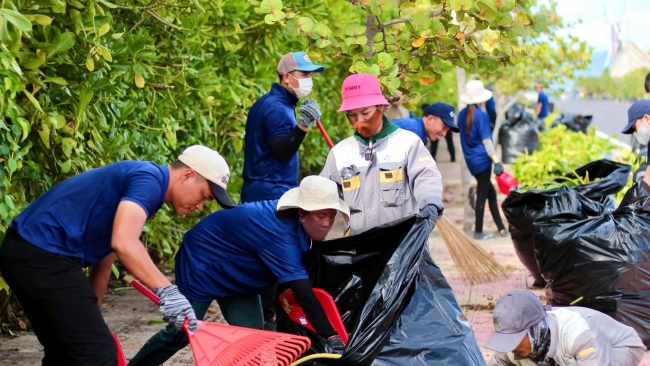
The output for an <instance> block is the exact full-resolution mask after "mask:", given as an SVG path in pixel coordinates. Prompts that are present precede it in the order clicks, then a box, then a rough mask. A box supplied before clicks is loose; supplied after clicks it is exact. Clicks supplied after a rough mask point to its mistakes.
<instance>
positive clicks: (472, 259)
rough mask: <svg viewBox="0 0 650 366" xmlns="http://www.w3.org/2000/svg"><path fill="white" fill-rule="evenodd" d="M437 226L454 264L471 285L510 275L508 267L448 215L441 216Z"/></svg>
mask: <svg viewBox="0 0 650 366" xmlns="http://www.w3.org/2000/svg"><path fill="white" fill-rule="evenodd" d="M436 227H437V228H438V230H439V231H440V234H441V235H442V239H443V241H444V242H445V245H447V249H448V250H449V254H451V259H452V260H453V261H454V264H455V265H456V266H458V268H459V269H460V272H461V275H462V276H463V278H464V279H465V280H466V281H467V282H469V283H470V284H471V285H476V284H480V283H488V282H497V281H500V280H504V279H506V278H507V277H508V272H507V271H506V269H505V268H503V266H502V265H501V264H500V263H499V262H497V261H496V259H494V257H493V256H492V255H491V254H490V253H488V252H486V251H485V249H483V248H481V246H479V245H478V244H477V243H476V242H475V241H474V240H473V239H472V238H470V237H469V236H468V235H467V234H465V232H463V231H462V230H460V229H458V228H457V227H456V226H454V224H452V223H451V222H450V221H449V220H448V219H447V218H446V217H444V216H443V217H441V218H440V220H439V221H438V224H437V225H436Z"/></svg>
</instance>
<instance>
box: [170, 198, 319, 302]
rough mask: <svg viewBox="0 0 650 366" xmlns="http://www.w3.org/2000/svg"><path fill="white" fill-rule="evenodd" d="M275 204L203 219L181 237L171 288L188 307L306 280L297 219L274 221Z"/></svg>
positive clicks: (303, 237) (303, 238) (304, 239)
mask: <svg viewBox="0 0 650 366" xmlns="http://www.w3.org/2000/svg"><path fill="white" fill-rule="evenodd" d="M277 203H278V201H277V200H273V201H259V202H251V203H245V204H243V205H239V206H237V207H235V208H233V209H231V210H220V211H217V212H215V213H212V214H211V215H209V216H207V217H206V218H204V219H203V220H201V221H200V222H199V223H198V224H196V225H195V226H194V227H193V228H192V229H191V230H190V231H188V232H187V233H186V234H185V237H184V238H183V244H182V245H181V247H180V249H179V250H178V254H176V284H177V285H178V287H179V289H180V290H181V292H182V293H183V294H184V295H185V296H187V297H188V298H189V299H191V300H194V301H201V302H209V301H212V300H214V299H215V298H216V297H229V296H239V295H250V294H259V293H260V292H261V291H262V290H263V289H265V288H268V287H269V286H272V285H273V284H274V283H276V282H277V283H286V282H290V281H295V280H302V279H308V278H309V277H308V276H307V271H306V270H305V267H304V266H303V264H302V255H303V252H305V251H307V250H309V247H310V245H309V242H308V240H309V239H307V234H306V233H305V231H304V229H303V227H302V225H301V224H300V222H299V221H298V218H297V217H284V218H279V217H277V216H276V211H275V209H276V205H277Z"/></svg>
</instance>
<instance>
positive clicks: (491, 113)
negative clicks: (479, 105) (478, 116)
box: [485, 98, 497, 118]
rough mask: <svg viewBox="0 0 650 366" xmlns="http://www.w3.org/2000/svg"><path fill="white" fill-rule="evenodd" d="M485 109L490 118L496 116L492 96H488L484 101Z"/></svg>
mask: <svg viewBox="0 0 650 366" xmlns="http://www.w3.org/2000/svg"><path fill="white" fill-rule="evenodd" d="M485 111H486V112H487V114H488V116H490V118H496V116H497V108H496V105H495V103H494V98H490V99H488V100H487V102H485Z"/></svg>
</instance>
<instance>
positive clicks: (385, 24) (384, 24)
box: [379, 18, 413, 28]
mask: <svg viewBox="0 0 650 366" xmlns="http://www.w3.org/2000/svg"><path fill="white" fill-rule="evenodd" d="M408 20H413V18H399V19H393V20H389V21H387V22H386V23H381V25H380V26H379V28H386V27H389V26H391V25H395V24H399V23H406V21H408Z"/></svg>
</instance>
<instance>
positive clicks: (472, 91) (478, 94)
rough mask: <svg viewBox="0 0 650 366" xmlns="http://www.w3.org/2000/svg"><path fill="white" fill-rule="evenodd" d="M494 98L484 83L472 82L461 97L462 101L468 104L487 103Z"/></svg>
mask: <svg viewBox="0 0 650 366" xmlns="http://www.w3.org/2000/svg"><path fill="white" fill-rule="evenodd" d="M490 98H492V92H491V91H489V90H487V89H485V86H484V85H483V82H482V81H480V80H472V81H470V82H468V83H467V84H466V85H465V92H464V93H462V94H461V95H460V101H461V102H463V103H467V104H478V103H483V102H487V101H488V100H490Z"/></svg>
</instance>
